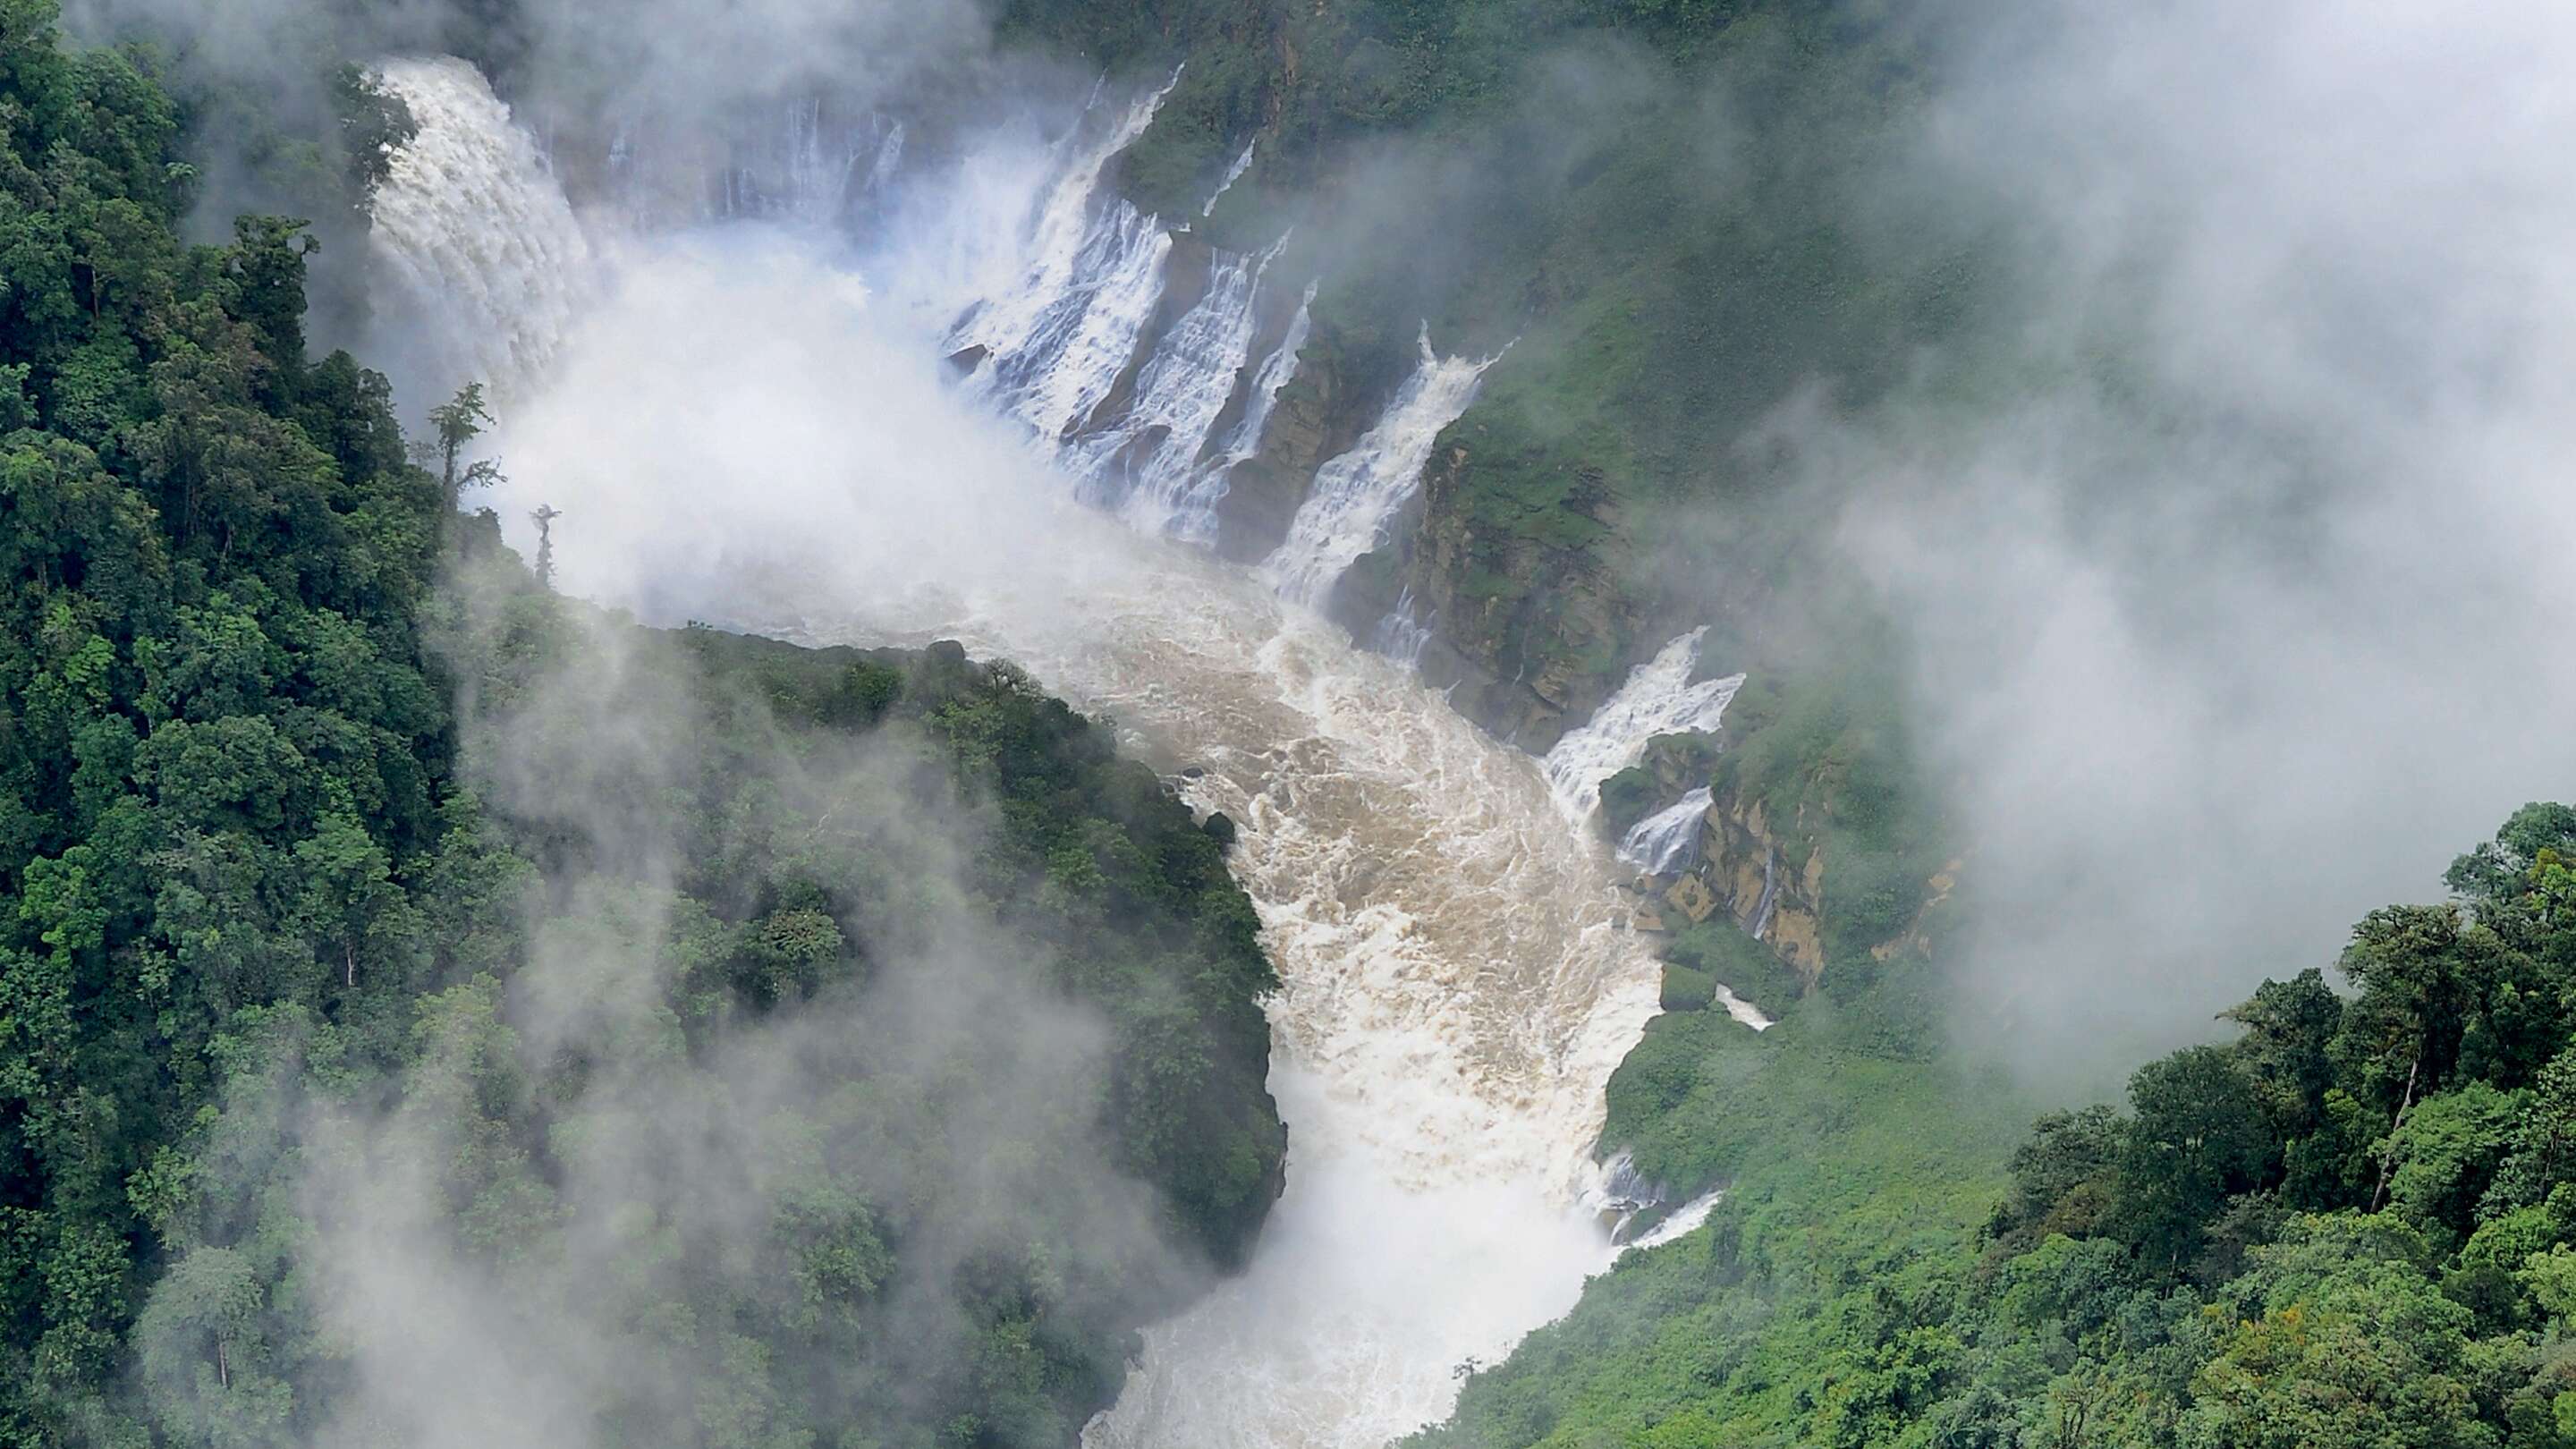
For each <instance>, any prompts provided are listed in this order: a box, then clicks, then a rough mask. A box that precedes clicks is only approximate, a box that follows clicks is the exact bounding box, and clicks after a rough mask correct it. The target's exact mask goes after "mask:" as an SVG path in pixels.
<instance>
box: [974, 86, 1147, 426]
mask: <svg viewBox="0 0 2576 1449" xmlns="http://www.w3.org/2000/svg"><path fill="white" fill-rule="evenodd" d="M1179 80H1180V75H1179V73H1178V72H1174V73H1173V76H1172V80H1171V81H1170V82H1167V83H1166V84H1165V85H1164V86H1163V88H1162V89H1160V90H1157V91H1154V92H1151V93H1150V94H1148V95H1146V96H1144V97H1142V98H1140V99H1138V100H1137V101H1136V102H1135V103H1134V104H1133V105H1131V106H1128V107H1126V108H1125V109H1124V110H1123V111H1121V112H1119V113H1118V119H1117V120H1116V122H1115V124H1100V123H1098V122H1097V121H1095V119H1094V117H1093V116H1092V115H1091V114H1090V113H1086V115H1085V117H1084V123H1085V124H1083V125H1081V126H1077V127H1076V128H1075V129H1074V130H1073V131H1072V132H1070V133H1069V134H1068V135H1067V137H1066V139H1065V141H1064V142H1063V149H1064V151H1065V153H1066V155H1067V158H1068V160H1067V164H1066V165H1064V166H1063V167H1062V168H1061V169H1060V171H1059V172H1058V174H1057V175H1056V177H1055V179H1054V183H1053V184H1052V185H1051V186H1050V187H1049V188H1048V190H1047V191H1046V193H1045V195H1044V196H1043V197H1042V198H1041V199H1040V200H1039V202H1038V204H1037V206H1036V208H1035V211H1034V213H1033V220H1032V222H1031V224H1030V230H1029V246H1028V263H1027V267H1026V269H1025V271H1024V272H1023V273H1022V275H1021V276H1020V278H1019V281H1018V283H1017V284H1016V285H1014V286H1013V287H1011V288H1009V289H1008V290H1006V291H1004V292H1003V293H1001V294H1000V295H999V296H995V297H990V298H986V299H983V300H982V301H981V302H980V303H979V304H978V305H977V306H976V307H975V308H974V309H972V310H971V311H970V312H969V313H968V314H967V315H966V317H965V318H964V319H962V320H961V321H960V322H959V323H958V325H957V326H956V328H954V329H953V330H952V331H951V332H950V334H949V337H948V347H949V349H950V350H951V351H952V352H961V353H962V352H966V351H968V350H970V349H981V350H982V354H983V355H982V357H981V358H980V359H979V360H978V361H977V363H976V365H975V370H974V372H973V373H972V374H971V375H970V376H969V377H968V378H967V383H966V385H967V388H968V390H969V391H970V392H972V393H975V394H978V395H981V396H985V397H989V398H991V399H992V400H993V401H994V402H995V403H997V404H998V405H999V406H1001V407H1002V408H1003V409H1005V410H1006V411H1008V412H1010V413H1012V414H1013V415H1015V416H1017V417H1019V418H1020V419H1021V420H1022V421H1024V422H1026V423H1027V424H1028V425H1029V427H1030V428H1031V429H1032V430H1034V431H1035V432H1036V434H1037V436H1038V440H1039V442H1040V443H1042V444H1046V445H1050V446H1052V445H1053V444H1055V443H1056V442H1058V441H1059V440H1061V439H1062V438H1063V437H1064V435H1065V434H1066V432H1067V431H1068V430H1069V429H1071V428H1073V427H1075V426H1077V425H1079V424H1081V423H1083V422H1085V421H1086V420H1088V419H1089V418H1090V416H1091V412H1092V409H1094V408H1096V407H1098V406H1099V404H1100V402H1101V400H1102V399H1104V398H1106V397H1107V396H1108V395H1109V391H1110V389H1111V388H1112V387H1114V386H1116V385H1117V381H1118V374H1119V373H1120V372H1121V371H1123V370H1124V369H1125V368H1126V366H1127V363H1128V361H1129V359H1130V358H1132V357H1133V356H1134V355H1135V351H1136V342H1137V337H1138V335H1139V334H1140V333H1142V332H1143V331H1144V329H1145V324H1146V322H1147V321H1148V320H1149V319H1150V318H1151V317H1152V316H1153V314H1154V304H1155V303H1156V302H1157V301H1159V300H1160V299H1161V297H1162V294H1163V259H1164V257H1165V256H1166V255H1168V254H1169V253H1170V251H1171V249H1172V238H1171V236H1170V234H1169V233H1167V232H1166V231H1164V229H1163V227H1162V224H1161V223H1160V222H1158V221H1157V220H1156V219H1155V218H1153V217H1150V216H1147V215H1145V214H1144V213H1143V212H1140V211H1138V210H1137V209H1136V208H1135V207H1134V206H1133V205H1132V204H1130V203H1129V202H1128V201H1127V200H1126V199H1125V198H1124V197H1115V196H1109V197H1104V196H1103V195H1102V194H1101V187H1100V175H1101V172H1102V170H1103V169H1104V168H1105V167H1107V166H1108V164H1109V162H1110V160H1111V158H1113V157H1115V156H1116V155H1117V154H1118V153H1119V152H1120V151H1123V150H1125V149H1126V148H1127V147H1128V145H1129V144H1131V143H1132V142H1134V141H1135V139H1136V138H1137V137H1138V136H1141V135H1143V134H1144V132H1145V128H1146V127H1147V126H1149V125H1152V124H1153V121H1154V115H1155V112H1156V111H1158V110H1159V109H1161V107H1162V104H1163V97H1164V96H1166V95H1169V94H1170V93H1171V88H1172V86H1173V85H1175V84H1178V83H1179ZM1094 110H1095V111H1096V110H1098V107H1094Z"/></svg>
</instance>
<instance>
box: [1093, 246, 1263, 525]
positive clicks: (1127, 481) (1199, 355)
mask: <svg viewBox="0 0 2576 1449" xmlns="http://www.w3.org/2000/svg"><path fill="white" fill-rule="evenodd" d="M1287 245H1288V241H1287V238H1285V237H1282V238H1280V239H1279V241H1278V242H1277V243H1275V244H1273V245H1272V246H1271V247H1270V248H1269V249H1268V250H1267V251H1264V252H1262V253H1261V254H1260V255H1258V256H1236V255H1232V254H1229V253H1224V252H1219V253H1217V254H1216V255H1215V257H1214V258H1213V259H1212V261H1211V264H1210V269H1209V274H1208V287H1207V294H1206V295H1205V296H1203V297H1201V298H1200V299H1199V302H1198V305H1196V306H1194V307H1192V308H1191V309H1190V310H1189V311H1188V312H1187V313H1185V314H1184V315H1183V316H1182V317H1181V319H1180V320H1179V321H1178V322H1176V323H1174V324H1172V328H1171V330H1170V331H1169V332H1168V333H1167V334H1165V336H1164V338H1163V340H1162V342H1161V344H1160V345H1159V346H1157V347H1156V348H1155V350H1154V355H1153V357H1152V358H1150V359H1149V360H1148V361H1147V362H1146V364H1145V366H1144V368H1143V370H1142V371H1141V372H1139V373H1138V375H1137V380H1136V396H1135V400H1134V401H1133V402H1131V403H1130V404H1129V405H1128V407H1127V410H1126V412H1125V413H1123V414H1122V415H1120V417H1119V418H1118V420H1117V421H1116V422H1115V423H1113V424H1111V425H1110V426H1109V427H1107V428H1105V429H1102V430H1101V431H1099V432H1096V433H1092V434H1089V435H1087V436H1085V437H1083V438H1082V439H1080V440H1079V441H1078V442H1076V443H1074V444H1073V445H1071V446H1069V447H1067V448H1066V449H1065V452H1064V456H1063V462H1064V464H1065V466H1067V467H1069V468H1073V469H1075V470H1077V471H1080V472H1082V473H1084V474H1086V475H1087V479H1088V481H1087V484H1086V487H1085V492H1086V493H1087V494H1089V495H1090V497H1091V499H1092V501H1096V502H1101V503H1106V504H1108V505H1110V506H1112V507H1114V508H1116V509H1118V510H1120V511H1122V512H1124V513H1125V514H1126V515H1127V517H1128V519H1129V521H1131V522H1133V523H1134V524H1135V525H1136V526H1138V527H1139V528H1142V529H1143V530H1145V531H1146V532H1148V533H1169V534H1172V535H1173V536H1175V537H1179V538H1188V539H1194V540H1204V539H1208V538H1212V537H1214V536H1215V533H1216V512H1215V498H1214V497H1213V496H1212V491H1211V486H1210V485H1211V482H1212V480H1211V478H1210V475H1209V472H1208V470H1205V469H1202V468H1201V467H1200V466H1199V456H1200V454H1201V453H1202V452H1203V451H1204V450H1205V449H1206V447H1207V442H1208V435H1209V434H1210V433H1211V432H1213V431H1214V430H1215V428H1216V422H1217V418H1218V416H1219V415H1220V414H1222V413H1223V412H1224V411H1225V405H1226V402H1227V401H1228V399H1230V398H1231V397H1232V396H1233V395H1234V387H1235V379H1236V377H1237V376H1238V375H1239V374H1240V373H1241V372H1242V371H1243V368H1244V364H1245V362H1246V361H1247V360H1249V358H1250V356H1251V353H1252V334H1253V329H1254V327H1255V325H1256V322H1257V320H1258V319H1257V314H1256V311H1255V309H1254V305H1253V302H1254V297H1255V294H1256V293H1257V292H1258V290H1259V288H1260V285H1261V278H1262V275H1263V273H1265V272H1266V271H1268V270H1269V267H1270V264H1271V262H1273V261H1275V260H1276V259H1277V258H1278V256H1279V253H1280V251H1281V250H1282V249H1283V248H1285V247H1286V246H1287Z"/></svg>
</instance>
